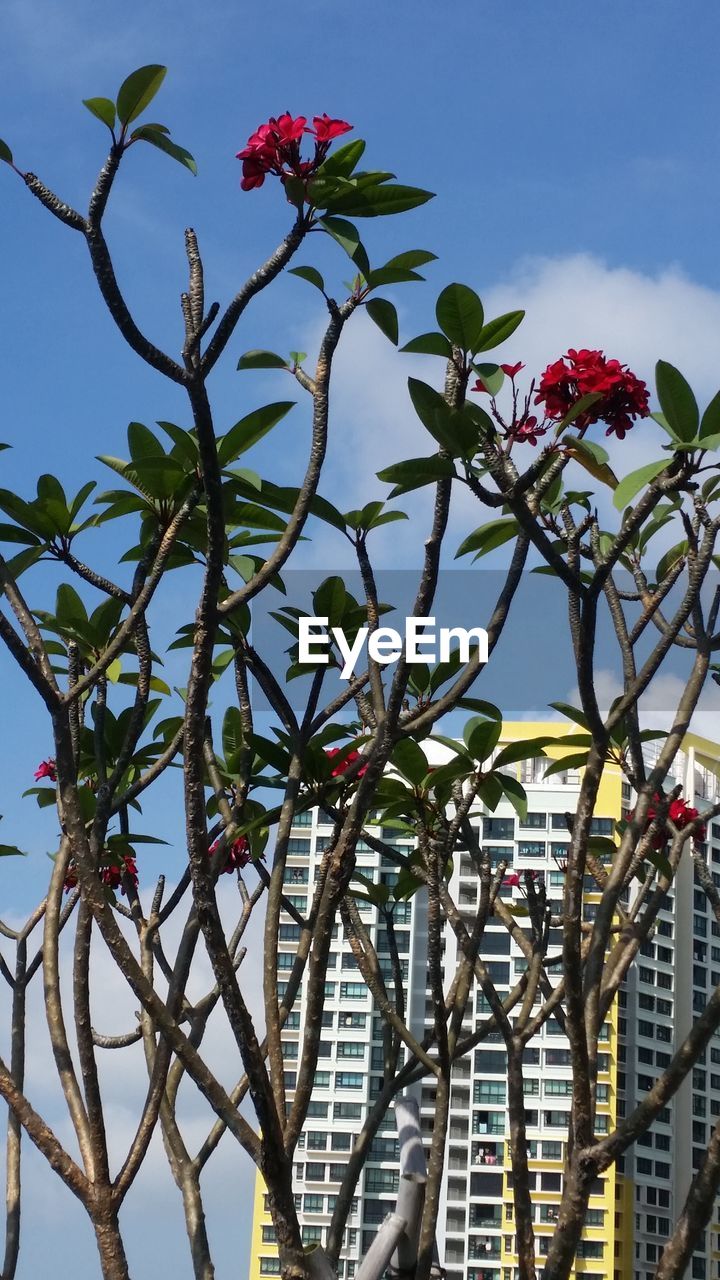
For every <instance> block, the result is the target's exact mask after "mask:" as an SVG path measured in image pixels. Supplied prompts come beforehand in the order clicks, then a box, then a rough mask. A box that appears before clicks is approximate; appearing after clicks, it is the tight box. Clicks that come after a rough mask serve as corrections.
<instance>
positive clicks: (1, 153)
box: [0, 138, 13, 164]
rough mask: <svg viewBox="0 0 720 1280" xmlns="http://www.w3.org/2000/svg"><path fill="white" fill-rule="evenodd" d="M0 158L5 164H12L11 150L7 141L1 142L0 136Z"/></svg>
mask: <svg viewBox="0 0 720 1280" xmlns="http://www.w3.org/2000/svg"><path fill="white" fill-rule="evenodd" d="M0 160H4V161H5V164H12V162H13V154H12V151H11V150H10V148H9V146H8V144H7V142H3V140H2V138H0Z"/></svg>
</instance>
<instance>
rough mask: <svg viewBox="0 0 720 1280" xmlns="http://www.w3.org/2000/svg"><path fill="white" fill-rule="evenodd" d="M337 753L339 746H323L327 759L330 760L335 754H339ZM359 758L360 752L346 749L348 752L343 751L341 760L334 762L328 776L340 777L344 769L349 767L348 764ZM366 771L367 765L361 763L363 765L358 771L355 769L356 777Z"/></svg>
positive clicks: (359, 776) (360, 776)
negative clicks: (333, 766) (337, 762)
mask: <svg viewBox="0 0 720 1280" xmlns="http://www.w3.org/2000/svg"><path fill="white" fill-rule="evenodd" d="M339 754H340V747H326V748H325V755H326V756H327V758H328V760H332V759H333V758H334V756H337V755H339ZM359 759H360V752H359V751H348V752H346V753H344V754H343V758H342V760H341V761H340V762H339V764H336V766H335V768H334V769H332V770H331V772H330V777H331V778H341V777H342V775H343V774H344V773H345V770H346V769H349V768H350V765H351V764H355V761H356V760H359ZM366 771H367V765H366V764H365V765H363V767H362V768H361V769H358V771H357V777H358V778H362V776H363V774H364V773H365V772H366Z"/></svg>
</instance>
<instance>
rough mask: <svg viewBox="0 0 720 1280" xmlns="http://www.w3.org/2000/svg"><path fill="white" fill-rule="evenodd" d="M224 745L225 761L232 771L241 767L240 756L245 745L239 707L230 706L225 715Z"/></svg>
mask: <svg viewBox="0 0 720 1280" xmlns="http://www.w3.org/2000/svg"><path fill="white" fill-rule="evenodd" d="M222 745H223V755H224V757H225V763H226V765H227V767H228V770H229V772H230V773H236V772H237V770H238V768H239V767H240V756H241V753H242V750H243V747H244V745H245V735H244V733H243V727H242V718H241V715H240V710H239V708H238V707H228V708H227V710H226V712H225V715H224V717H223V724H222Z"/></svg>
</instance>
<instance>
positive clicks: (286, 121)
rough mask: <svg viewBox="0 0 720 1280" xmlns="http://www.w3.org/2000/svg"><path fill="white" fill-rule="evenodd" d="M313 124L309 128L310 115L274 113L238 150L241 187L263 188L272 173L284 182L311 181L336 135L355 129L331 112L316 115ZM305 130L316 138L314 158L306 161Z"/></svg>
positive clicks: (249, 189)
mask: <svg viewBox="0 0 720 1280" xmlns="http://www.w3.org/2000/svg"><path fill="white" fill-rule="evenodd" d="M313 126H314V127H313V128H312V129H309V128H308V127H307V116H291V115H290V112H289V111H285V112H284V113H283V114H282V115H280V116H271V117H270V119H269V120H268V121H267V123H266V124H261V125H260V126H259V128H257V129H256V130H255V133H252V134H251V135H250V137H249V138H248V140H247V145H246V146H245V147H243V149H242V151H238V153H237V158H238V160H242V179H241V182H240V186H241V187H242V189H243V191H252V190H254V189H255V188H256V187H261V186H262V185H263V182H264V181H265V178H266V176H267V174H269V173H272V174H275V176H276V177H278V178H280V181H281V182H283V183H284V182H285V181H286V180H287V179H288V178H293V177H294V178H300V179H302V180H303V181H307V180H308V179H309V178H311V177H312V175H313V174H314V173H315V172H316V170H317V169H318V168H319V167H320V165H321V164H322V162H323V160H324V159H325V156H326V155H327V152H328V149H329V147H330V144H331V142H332V140H333V138H338V137H339V136H340V135H341V134H343V133H347V131H348V129H351V128H352V125H350V124H347V123H346V122H345V121H344V120H333V119H331V117H330V116H329V115H327V114H324V115H322V116H315V117H314V118H313ZM305 133H309V134H310V135H311V136H312V137H314V139H315V154H314V155H313V157H312V159H311V160H303V159H302V158H301V155H300V141H301V139H302V137H303V134H305Z"/></svg>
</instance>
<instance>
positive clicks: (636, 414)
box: [535, 347, 650, 440]
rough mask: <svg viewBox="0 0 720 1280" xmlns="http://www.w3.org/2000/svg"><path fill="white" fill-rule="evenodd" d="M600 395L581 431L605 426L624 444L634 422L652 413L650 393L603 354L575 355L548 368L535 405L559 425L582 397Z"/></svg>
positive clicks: (582, 421) (584, 418)
mask: <svg viewBox="0 0 720 1280" xmlns="http://www.w3.org/2000/svg"><path fill="white" fill-rule="evenodd" d="M598 393H599V394H600V395H601V396H602V399H601V400H598V401H597V402H596V403H595V404H594V405H592V406H591V407H590V408H589V409H588V410H587V413H584V414H582V415H581V417H580V418H579V419H578V425H579V426H581V427H586V426H589V425H590V424H591V423H593V422H606V423H607V424H608V428H607V432H606V434H607V435H612V434H613V433H614V434H615V435H616V436H617V437H618V440H623V439H624V438H625V435H626V434H627V432H628V431H629V430H630V428H631V427H632V425H633V420H634V419H635V418H647V417H648V415H649V413H650V406H649V403H648V391H647V386H646V385H645V383H644V382H641V381H640V379H639V378H637V377H636V376H635V374H634V373H632V372H631V371H630V369H628V367H627V365H623V364H620V361H619V360H608V359H606V357H605V356H604V355H603V353H602V351H588V350H587V349H583V350H582V351H575V350H574V348H572V347H571V348H570V350H569V351H568V353H567V355H565V356H563V357H562V359H560V360H556V361H555V362H554V363H553V364H549V365H548V367H547V369H546V370H545V372H544V373H543V375H542V377H541V379H540V386H539V388H538V393H537V395H536V396H535V404H542V405H544V407H545V414H546V417H548V418H550V419H552V420H553V421H559V420H560V419H561V418H564V417H565V415H566V414H567V413H568V412H569V411H570V409H572V407H573V405H575V404H577V402H578V400H579V399H580V398H581V397H582V396H586V395H591V394H598Z"/></svg>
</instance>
